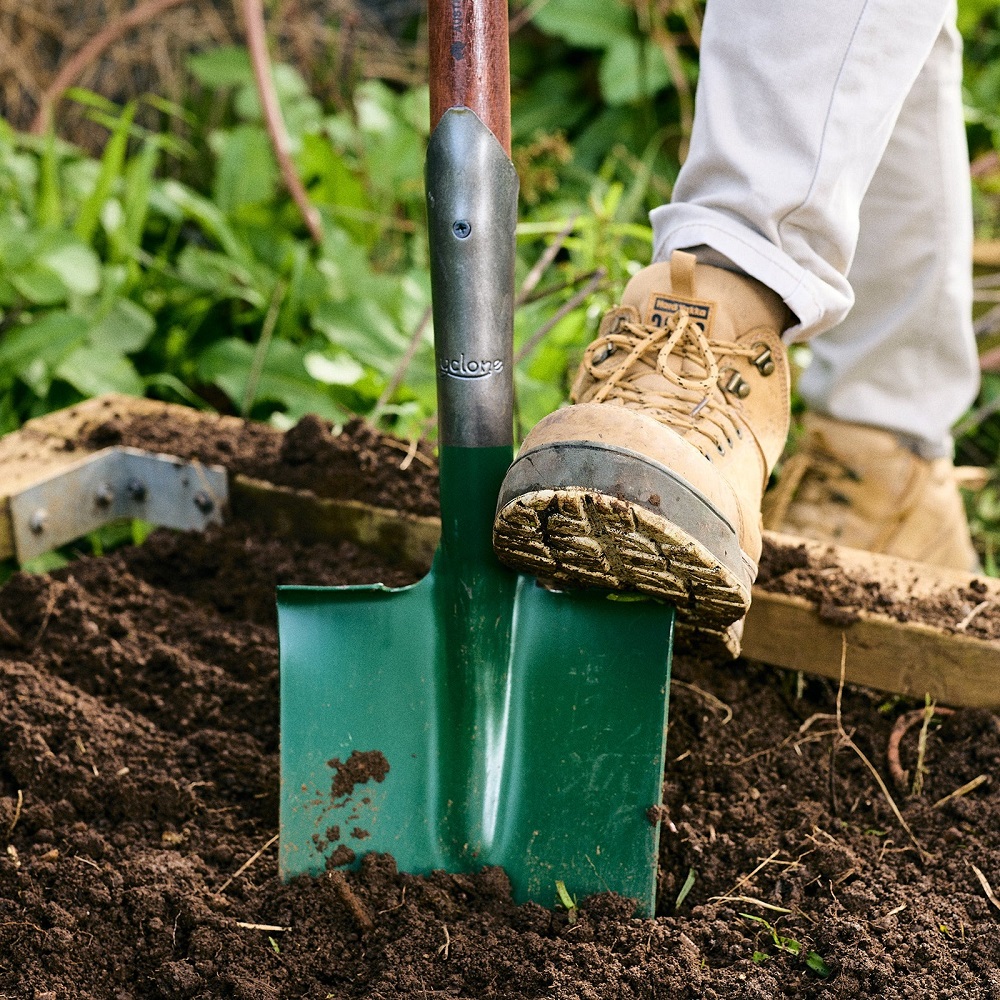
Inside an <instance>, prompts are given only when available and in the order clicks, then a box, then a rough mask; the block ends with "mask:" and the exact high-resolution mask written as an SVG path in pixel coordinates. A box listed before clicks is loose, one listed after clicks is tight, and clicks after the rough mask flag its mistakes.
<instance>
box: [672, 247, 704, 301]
mask: <svg viewBox="0 0 1000 1000" xmlns="http://www.w3.org/2000/svg"><path fill="white" fill-rule="evenodd" d="M697 263H698V258H697V257H695V255H694V254H693V253H685V252H684V251H683V250H675V251H674V252H673V253H672V254H671V255H670V290H671V291H672V292H673V293H674V295H679V296H680V297H681V298H684V299H693V298H694V297H695V296H694V266H695V264H697Z"/></svg>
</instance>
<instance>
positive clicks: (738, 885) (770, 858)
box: [726, 847, 781, 896]
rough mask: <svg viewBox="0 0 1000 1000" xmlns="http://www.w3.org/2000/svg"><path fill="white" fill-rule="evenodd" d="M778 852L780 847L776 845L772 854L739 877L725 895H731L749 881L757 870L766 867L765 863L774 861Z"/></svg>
mask: <svg viewBox="0 0 1000 1000" xmlns="http://www.w3.org/2000/svg"><path fill="white" fill-rule="evenodd" d="M780 853H781V848H780V847H778V848H775V850H774V852H773V853H772V854H770V855H769V856H768V857H766V858H764V860H763V861H762V862H761V863H760V864H759V865H757V867H756V868H755V869H754V870H753V871H752V872H750V874H749V875H744V876H743V877H742V878H741V879H740V880H739V881H738V882H737V883H736V884H735V885H734V886H733V887H732V888H731V889H730V890H729V891H728V892H727V893H726V895H727V896H731V895H732V894H733V893H734V892H736V890H737V889H739V888H741V887H742V886H744V885H746V884H747V883H748V882H749V881H750V880H751V879H752V878H753V877H754V875H756V874H757V872H759V871H760V870H761V869H762V868H766V867H767V865H769V864H770V863H771V862H772V861H774V859H775V858H776V857H777V856H778V855H779V854H780Z"/></svg>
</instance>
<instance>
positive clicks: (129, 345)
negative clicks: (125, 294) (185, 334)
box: [87, 299, 156, 354]
mask: <svg viewBox="0 0 1000 1000" xmlns="http://www.w3.org/2000/svg"><path fill="white" fill-rule="evenodd" d="M155 331H156V320H154V319H153V317H152V316H151V315H150V314H149V313H148V312H146V310H145V309H143V308H142V306H140V305H138V304H137V303H135V302H131V301H129V300H128V299H116V300H115V302H114V304H113V305H112V307H111V310H110V311H109V312H108V314H107V315H106V316H104V317H103V318H102V319H100V320H99V321H98V322H97V323H95V324H94V325H93V326H92V327H91V328H90V329H89V330H88V331H87V340H89V341H90V343H91V345H92V346H94V347H98V348H101V349H103V350H111V351H115V352H117V353H118V354H134V353H135V352H136V351H141V350H142V349H143V348H144V347H145V346H146V345H147V344H148V343H149V340H150V338H151V337H152V336H153V334H154V332H155Z"/></svg>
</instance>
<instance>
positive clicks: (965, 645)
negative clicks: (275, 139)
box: [0, 396, 1000, 709]
mask: <svg viewBox="0 0 1000 1000" xmlns="http://www.w3.org/2000/svg"><path fill="white" fill-rule="evenodd" d="M112 413H118V414H120V415H123V416H127V415H128V414H130V413H132V414H141V413H160V414H163V415H164V416H165V418H166V419H170V420H175V421H187V422H201V423H203V422H206V421H210V422H221V423H223V424H225V423H239V421H238V420H237V419H236V418H234V417H220V416H216V415H213V414H206V413H201V412H198V411H196V410H192V409H189V408H187V407H182V406H173V405H170V404H165V403H158V402H153V401H150V400H144V399H135V398H131V397H124V396H105V397H101V398H99V399H93V400H89V401H88V402H86V403H81V404H80V405H78V406H75V407H72V408H70V409H68V410H63V411H60V412H58V413H52V414H49V415H47V416H44V417H39V418H38V419H36V420H32V421H29V422H28V423H27V424H25V426H24V427H23V428H22V429H21V430H19V431H17V432H15V433H13V434H10V435H8V436H7V437H5V438H3V439H0V558H9V557H11V556H12V555H13V554H14V547H13V536H12V530H11V523H10V511H9V497H10V496H11V494H13V493H16V492H18V491H19V490H21V489H24V488H25V487H26V486H28V485H30V484H32V483H35V482H38V481H39V480H41V479H43V478H45V477H47V476H49V475H51V474H52V473H54V472H57V471H59V470H60V469H61V468H64V467H65V466H67V465H69V464H72V463H74V462H77V461H79V459H80V458H81V457H82V456H83V455H85V454H86V450H85V449H84V448H83V446H82V445H81V444H80V438H81V430H82V429H83V428H84V427H85V426H87V425H93V424H95V423H97V422H100V421H102V420H104V419H107V418H108V417H109V416H111V414H112ZM230 479H231V481H230V502H231V506H232V510H233V515H234V516H236V517H240V518H245V519H248V520H251V521H254V522H256V523H259V524H262V525H266V526H268V527H269V528H271V529H274V530H277V531H278V532H280V533H284V534H287V535H294V536H295V537H298V538H306V539H307V540H319V539H333V538H350V539H352V540H354V541H356V542H358V543H359V544H362V545H366V546H368V547H370V548H373V549H377V550H380V551H383V552H389V553H395V554H399V555H402V556H403V557H404V558H406V559H408V560H409V561H410V562H413V563H415V564H418V565H429V564H430V559H431V556H432V555H433V552H434V548H435V546H436V544H437V535H438V530H439V525H438V522H437V520H436V519H435V518H430V517H416V516H414V515H410V514H402V513H400V512H398V511H392V510H385V509H380V508H375V507H371V506H369V505H367V504H363V503H359V502H357V501H336V500H329V499H325V498H320V497H316V496H315V495H313V494H311V493H309V492H308V491H305V490H294V489H290V488H288V487H283V486H276V485H274V484H272V483H267V482H263V481H260V480H254V479H251V478H248V477H246V476H242V475H235V476H231V477H230ZM766 543H771V544H784V545H789V544H793V545H802V546H804V550H805V551H806V552H807V553H808V554H809V556H810V559H811V560H815V561H816V562H819V563H822V564H823V565H825V566H827V567H831V568H837V567H839V569H840V570H841V571H843V573H844V574H845V575H846V576H848V577H858V576H863V577H865V578H867V579H873V580H876V581H878V584H879V587H880V589H881V591H882V593H884V594H887V595H890V596H894V597H898V598H899V600H900V601H902V602H904V603H905V602H911V603H915V602H917V601H919V600H922V599H923V600H926V599H933V598H934V597H935V595H941V594H954V593H955V592H956V591H965V590H968V589H969V587H970V584H972V583H973V581H979V583H978V585H977V586H978V587H979V590H980V591H981V598H982V600H983V601H985V602H988V603H989V604H992V605H997V606H1000V581H998V580H993V579H989V578H984V577H974V576H972V575H970V574H968V573H962V572H959V571H955V570H946V569H941V568H939V567H934V566H927V565H922V564H917V563H911V562H907V561H906V560H902V559H895V558H892V557H889V556H879V555H873V554H871V553H867V552H860V551H856V550H852V549H846V548H841V547H836V546H830V545H825V544H820V543H816V542H809V541H805V540H803V539H798V538H790V537H787V536H775V535H768V537H767V539H766ZM970 610H971V608H970ZM956 624H957V623H956ZM845 641H846V659H845V662H844V675H845V677H846V680H847V681H848V682H850V683H856V684H863V685H866V686H868V687H873V688H877V689H880V690H884V691H890V692H894V693H898V694H902V695H906V696H910V697H917V698H923V697H924V696H925V695H926V696H929V697H930V698H932V699H933V700H934V701H936V702H938V703H940V704H945V705H955V706H970V707H980V708H990V709H996V708H1000V641H995V640H984V639H979V638H976V637H974V636H970V635H967V634H964V633H963V632H961V631H959V632H954V631H948V630H945V629H943V628H941V627H939V626H936V625H931V624H928V623H926V622H923V621H921V620H919V617H918V616H916V615H914V616H913V617H912V620H909V621H905V622H901V621H898V620H896V619H895V618H892V617H889V616H887V615H884V614H876V613H872V612H868V611H858V612H857V620H855V621H853V622H851V623H850V624H846V625H841V624H835V623H831V622H830V621H828V620H824V619H823V618H822V617H821V616H820V614H819V609H818V608H817V606H816V605H815V604H814V603H812V602H811V601H809V600H807V599H805V598H803V597H799V596H790V595H788V594H782V593H776V592H772V591H770V590H768V589H767V588H766V587H765V586H761V585H758V586H755V587H754V592H753V605H752V608H751V611H750V614H749V615H748V617H747V621H746V629H745V633H744V638H743V655H744V656H745V657H747V658H749V659H754V660H759V661H761V662H764V663H769V664H772V665H774V666H777V667H783V668H785V669H788V670H796V671H804V672H806V673H810V674H818V675H822V676H825V677H830V678H833V679H835V680H839V678H840V676H841V660H842V655H843V651H844V648H845Z"/></svg>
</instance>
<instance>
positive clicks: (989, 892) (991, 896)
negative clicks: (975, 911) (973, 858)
mask: <svg viewBox="0 0 1000 1000" xmlns="http://www.w3.org/2000/svg"><path fill="white" fill-rule="evenodd" d="M969 867H970V868H971V869H972V870H973V871H974V872H975V873H976V878H978V879H979V884H980V885H981V886H982V887H983V892H985V893H986V898H987V899H988V900H989V901H990V902H991V903H992V904H993V905H994V906H995V907H996V908H997V909H998V910H1000V900H998V899H997V896H996V893H995V892H994V891H993V886H991V885H990V883H989V880H988V879H987V878H986V876H985V875H984V874H983V873H982V872H981V871H980V870H979V869H978V868H977V867H976V866H975V865H973V864H970V865H969Z"/></svg>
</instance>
